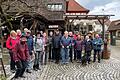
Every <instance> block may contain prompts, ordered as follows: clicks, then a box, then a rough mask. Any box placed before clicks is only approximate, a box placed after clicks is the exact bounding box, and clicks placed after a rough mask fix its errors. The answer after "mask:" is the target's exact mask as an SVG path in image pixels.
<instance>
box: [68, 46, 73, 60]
mask: <svg viewBox="0 0 120 80" xmlns="http://www.w3.org/2000/svg"><path fill="white" fill-rule="evenodd" d="M69 54H70V61H71V62H72V57H73V48H70V51H69Z"/></svg>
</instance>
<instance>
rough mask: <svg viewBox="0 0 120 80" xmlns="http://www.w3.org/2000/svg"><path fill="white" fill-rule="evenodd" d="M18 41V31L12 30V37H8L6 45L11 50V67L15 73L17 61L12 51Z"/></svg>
mask: <svg viewBox="0 0 120 80" xmlns="http://www.w3.org/2000/svg"><path fill="white" fill-rule="evenodd" d="M17 42H18V39H17V33H16V32H15V31H14V30H12V31H11V32H10V37H8V39H7V41H6V47H7V49H8V50H9V54H10V58H11V61H10V69H11V71H12V72H13V73H14V72H15V69H16V68H15V62H14V61H13V52H12V49H13V48H14V47H15V45H16V43H17Z"/></svg>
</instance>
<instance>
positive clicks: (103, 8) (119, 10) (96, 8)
mask: <svg viewBox="0 0 120 80" xmlns="http://www.w3.org/2000/svg"><path fill="white" fill-rule="evenodd" d="M76 1H77V2H79V3H80V4H81V5H82V6H83V7H85V8H87V9H89V10H90V13H89V14H113V15H115V16H114V17H111V20H117V19H120V0H76Z"/></svg>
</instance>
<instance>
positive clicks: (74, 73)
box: [7, 46, 120, 80]
mask: <svg viewBox="0 0 120 80" xmlns="http://www.w3.org/2000/svg"><path fill="white" fill-rule="evenodd" d="M110 49H111V52H112V53H111V56H112V57H111V58H110V59H108V60H102V61H101V63H98V62H95V63H91V64H89V65H86V66H82V65H81V64H80V63H76V62H74V63H69V64H68V65H61V64H54V63H52V62H50V63H48V64H47V65H44V66H41V70H39V71H32V73H31V74H29V73H25V74H24V75H25V76H26V78H24V79H23V78H21V79H20V78H19V79H18V80H120V58H119V57H117V55H118V56H119V55H120V54H118V53H120V46H116V47H115V46H111V47H110ZM8 68H9V67H8ZM8 72H9V69H8V70H7V73H8ZM16 80H17V79H16Z"/></svg>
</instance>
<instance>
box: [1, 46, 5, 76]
mask: <svg viewBox="0 0 120 80" xmlns="http://www.w3.org/2000/svg"><path fill="white" fill-rule="evenodd" d="M2 51H3V50H2V47H1V48H0V62H1V64H2V69H3V71H4V75H5V77H7V75H6V71H5V67H4V64H3V60H2Z"/></svg>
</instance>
